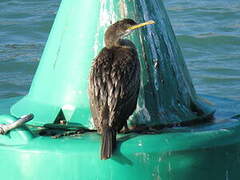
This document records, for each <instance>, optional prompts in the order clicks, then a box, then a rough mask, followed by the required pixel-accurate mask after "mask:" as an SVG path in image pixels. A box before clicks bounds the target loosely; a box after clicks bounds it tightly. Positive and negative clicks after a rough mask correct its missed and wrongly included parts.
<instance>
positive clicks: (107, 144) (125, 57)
mask: <svg viewBox="0 0 240 180" xmlns="http://www.w3.org/2000/svg"><path fill="white" fill-rule="evenodd" d="M152 23H153V22H151V23H145V24H143V25H142V24H140V25H137V23H136V22H135V21H133V20H131V19H123V20H121V21H117V22H116V23H115V24H113V25H111V26H110V27H109V28H108V29H107V31H106V33H105V45H106V47H104V48H103V49H102V50H101V52H100V53H99V55H98V56H97V57H96V58H95V60H94V63H93V66H92V69H91V72H90V82H89V98H90V108H91V112H92V116H93V121H94V125H95V126H96V128H97V131H98V133H99V134H101V135H102V146H101V159H108V158H110V157H111V156H112V153H113V150H114V148H115V146H116V134H117V133H118V132H119V131H120V130H121V129H122V128H123V126H126V127H127V119H128V117H129V116H130V115H131V114H132V113H133V112H134V110H135V108H136V104H137V98H138V93H139V87H140V64H139V60H138V54H137V51H136V48H135V46H134V44H133V43H132V42H131V41H129V40H123V39H122V37H124V36H126V35H128V34H129V33H130V32H132V30H134V29H136V28H139V27H141V26H144V25H147V24H152Z"/></svg>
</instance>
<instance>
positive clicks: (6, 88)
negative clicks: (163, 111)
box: [0, 0, 240, 100]
mask: <svg viewBox="0 0 240 180" xmlns="http://www.w3.org/2000/svg"><path fill="white" fill-rule="evenodd" d="M59 3H60V0H41V1H36V0H11V1H10V0H0V7H1V9H0V77H1V78H0V99H2V98H9V97H16V96H19V95H25V94H26V93H27V92H28V89H29V87H30V85H31V81H32V78H33V75H34V73H35V71H36V68H37V65H38V63H39V60H40V57H41V54H42V51H43V48H44V45H45V43H46V40H47V37H48V34H49V31H50V28H51V25H52V23H53V20H54V17H55V15H56V12H57V8H58V6H59ZM164 4H165V6H166V8H167V10H168V14H169V17H170V20H171V22H172V25H173V28H174V31H175V33H176V36H177V39H178V42H179V44H180V46H181V48H182V51H183V54H184V57H185V60H186V63H187V66H188V69H189V71H190V74H191V77H192V79H193V83H194V85H195V88H196V91H197V92H198V93H200V94H207V95H210V96H217V97H222V98H228V99H233V100H240V1H239V0H229V1H224V0H216V1H212V0H201V1H195V0H165V1H164Z"/></svg>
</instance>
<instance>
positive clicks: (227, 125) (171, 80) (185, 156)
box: [0, 0, 240, 180]
mask: <svg viewBox="0 0 240 180" xmlns="http://www.w3.org/2000/svg"><path fill="white" fill-rule="evenodd" d="M123 17H130V18H133V19H135V20H137V21H139V22H142V21H145V20H149V19H153V20H155V21H156V22H157V24H156V25H154V26H148V27H146V28H145V29H143V30H142V31H138V32H135V33H134V34H133V35H132V36H131V39H132V40H133V41H134V42H135V44H136V45H137V47H138V52H139V54H140V59H141V65H142V85H141V92H140V97H139V103H138V109H137V111H136V113H135V116H134V117H133V118H132V119H133V120H132V122H133V123H146V122H147V123H149V124H159V123H162V124H165V123H177V122H180V121H188V120H191V119H194V118H196V115H195V114H194V113H193V112H192V111H191V109H190V101H194V103H195V104H197V106H198V107H199V108H200V109H202V110H203V112H204V114H209V113H212V110H209V108H208V107H207V105H206V104H205V103H204V102H203V101H201V100H199V98H198V97H197V95H196V93H195V90H194V88H193V86H192V82H191V79H190V76H189V73H188V71H187V69H186V66H185V63H184V61H183V57H182V54H181V51H180V49H179V46H178V44H177V42H176V39H175V36H174V33H173V31H172V28H171V25H170V23H169V20H168V17H167V14H166V12H165V9H164V7H163V5H162V3H161V1H160V0H146V1H145V0H135V1H129V0H102V1H99V0H91V1H90V0H89V1H87V0H85V1H83V0H71V1H70V0H63V1H62V4H61V7H60V9H59V12H58V14H57V17H56V20H55V23H54V26H53V28H52V31H51V33H50V36H49V39H48V42H47V45H46V48H45V50H44V53H43V56H42V59H41V62H40V64H39V67H38V70H37V73H36V75H35V77H34V80H33V84H32V86H31V89H30V91H29V94H28V95H27V96H25V97H24V98H23V99H22V100H20V101H19V102H18V103H16V104H15V105H14V106H13V107H12V110H11V112H12V114H13V115H15V116H21V115H24V114H28V113H34V115H35V118H34V120H33V123H32V124H35V125H36V124H45V123H51V122H53V121H54V120H55V118H56V116H57V114H58V113H59V111H60V109H63V112H64V115H65V116H66V119H67V121H68V122H77V123H81V124H82V125H83V126H86V127H89V124H90V123H89V120H90V111H89V104H88V97H87V84H88V73H89V68H90V65H91V61H92V59H93V58H94V57H95V56H96V55H97V53H98V52H99V50H100V49H101V48H102V47H103V33H104V30H105V29H106V27H107V26H108V25H109V21H110V20H112V21H113V22H114V21H115V20H117V19H121V18H123ZM86 18H88V19H87V20H86ZM10 103H11V102H10V101H8V100H6V101H1V105H0V110H1V111H0V112H4V113H6V109H4V108H2V107H3V106H4V105H5V106H7V105H9V104H10ZM205 106H206V107H205ZM14 120H16V118H15V117H13V116H12V115H1V116H0V123H9V122H12V121H14ZM239 131H240V122H239V120H237V119H236V120H235V121H233V120H229V121H227V122H222V123H217V124H211V125H202V126H199V127H194V128H186V127H185V128H179V127H178V128H172V129H166V130H164V131H163V132H162V133H161V134H155V135H140V134H126V135H119V136H118V145H117V150H116V152H114V155H113V157H112V158H111V159H109V160H106V161H101V160H100V158H99V157H100V156H99V147H100V146H99V145H100V136H99V135H97V134H96V133H87V134H84V135H80V136H77V137H63V138H59V139H53V138H51V137H44V136H39V135H38V133H37V132H38V129H37V128H35V127H33V126H28V127H22V128H18V129H15V130H13V131H11V132H10V133H8V134H6V135H3V136H0V169H1V179H8V180H11V179H14V180H15V179H20V180H28V179H29V180H32V179H34V180H40V179H45V180H48V179H49V180H50V179H58V180H65V179H74V180H75V179H77V180H78V179H83V180H111V179H114V180H118V179H119V180H120V179H121V180H122V179H137V180H151V179H154V180H159V179H164V180H169V179H171V180H179V179H184V180H192V179H196V180H197V179H199V180H202V179H218V180H219V179H220V180H221V179H231V180H232V179H238V178H239V172H238V171H239V170H238V169H239V167H240V153H239V148H240V134H239Z"/></svg>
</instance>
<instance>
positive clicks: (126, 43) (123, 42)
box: [105, 39, 136, 49]
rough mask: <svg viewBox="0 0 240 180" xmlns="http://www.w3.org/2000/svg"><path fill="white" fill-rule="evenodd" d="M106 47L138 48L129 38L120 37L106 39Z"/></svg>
mask: <svg viewBox="0 0 240 180" xmlns="http://www.w3.org/2000/svg"><path fill="white" fill-rule="evenodd" d="M105 47H106V48H108V49H110V48H113V47H122V48H134V49H136V47H135V45H134V44H133V43H132V42H131V41H130V40H127V39H118V40H112V41H109V39H108V41H105Z"/></svg>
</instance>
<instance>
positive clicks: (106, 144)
mask: <svg viewBox="0 0 240 180" xmlns="http://www.w3.org/2000/svg"><path fill="white" fill-rule="evenodd" d="M115 145H116V132H115V130H114V129H113V128H111V127H108V128H105V129H104V130H103V133H102V147H101V159H102V160H106V159H109V158H110V157H111V156H112V153H113V150H114V148H115Z"/></svg>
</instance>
